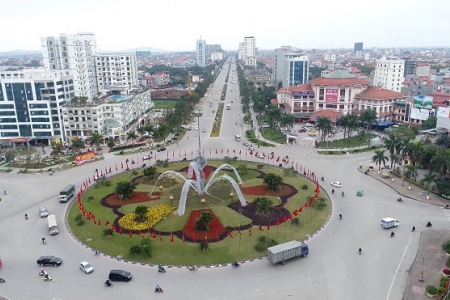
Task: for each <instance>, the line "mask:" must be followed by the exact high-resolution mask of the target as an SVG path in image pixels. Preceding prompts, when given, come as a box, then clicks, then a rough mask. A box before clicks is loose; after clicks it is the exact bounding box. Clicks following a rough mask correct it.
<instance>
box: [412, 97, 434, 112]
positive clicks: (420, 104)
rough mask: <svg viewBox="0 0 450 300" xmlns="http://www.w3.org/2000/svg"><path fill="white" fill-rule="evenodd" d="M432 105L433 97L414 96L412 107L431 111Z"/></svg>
mask: <svg viewBox="0 0 450 300" xmlns="http://www.w3.org/2000/svg"><path fill="white" fill-rule="evenodd" d="M432 105H433V97H431V96H414V104H413V106H414V107H417V108H425V109H431V106H432Z"/></svg>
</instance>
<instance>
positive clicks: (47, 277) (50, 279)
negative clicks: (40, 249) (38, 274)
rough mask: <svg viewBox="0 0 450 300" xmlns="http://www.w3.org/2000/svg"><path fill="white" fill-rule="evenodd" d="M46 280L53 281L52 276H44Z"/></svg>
mask: <svg viewBox="0 0 450 300" xmlns="http://www.w3.org/2000/svg"><path fill="white" fill-rule="evenodd" d="M44 281H52V278H51V277H50V275H48V274H47V276H44Z"/></svg>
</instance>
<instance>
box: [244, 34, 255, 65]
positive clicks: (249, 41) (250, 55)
mask: <svg viewBox="0 0 450 300" xmlns="http://www.w3.org/2000/svg"><path fill="white" fill-rule="evenodd" d="M242 61H243V63H244V66H249V67H256V44H255V37H253V36H246V37H244V48H243V56H242Z"/></svg>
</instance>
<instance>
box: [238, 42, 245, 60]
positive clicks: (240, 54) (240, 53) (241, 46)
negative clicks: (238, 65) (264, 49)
mask: <svg viewBox="0 0 450 300" xmlns="http://www.w3.org/2000/svg"><path fill="white" fill-rule="evenodd" d="M242 57H244V43H239V47H238V60H239V61H242Z"/></svg>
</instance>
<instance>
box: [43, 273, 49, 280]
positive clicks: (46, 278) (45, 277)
mask: <svg viewBox="0 0 450 300" xmlns="http://www.w3.org/2000/svg"><path fill="white" fill-rule="evenodd" d="M49 278H50V277H49V276H48V273H47V272H45V275H44V279H45V280H49Z"/></svg>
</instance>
